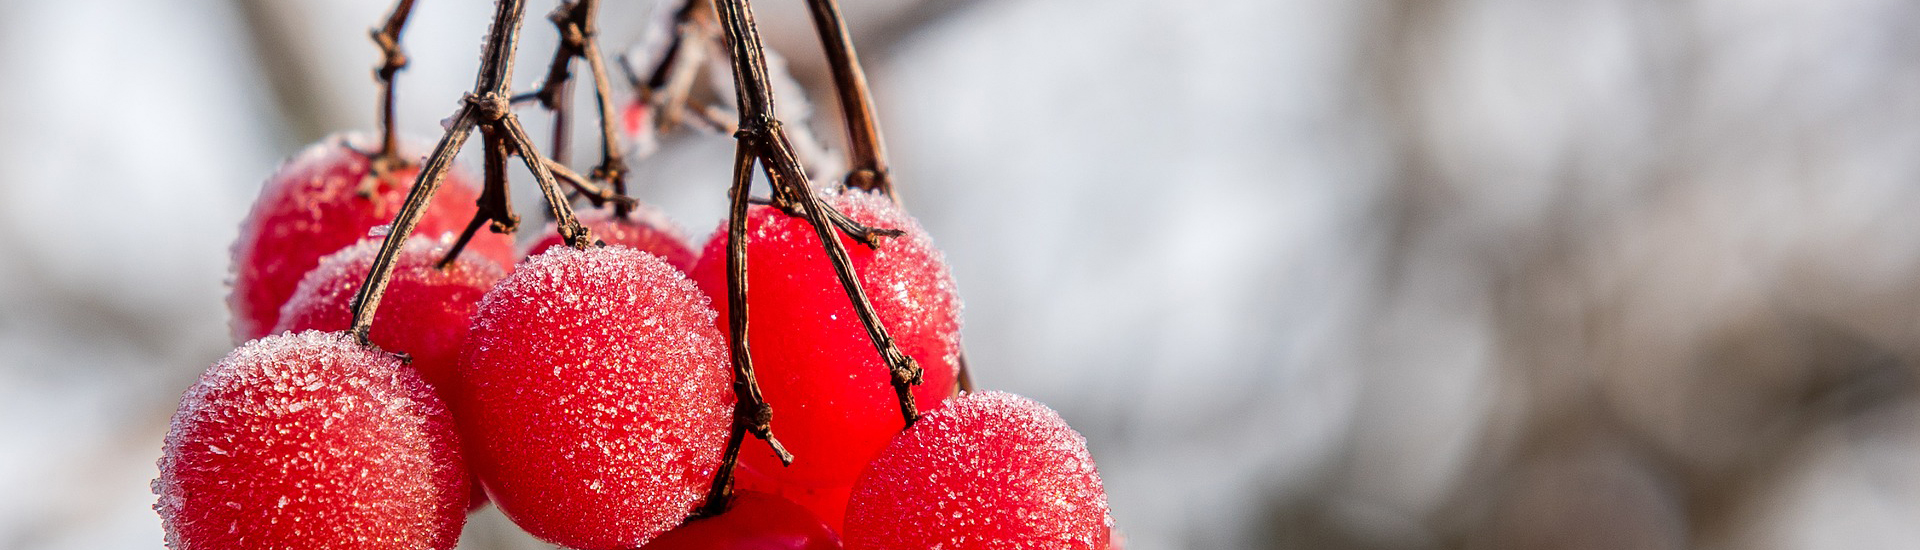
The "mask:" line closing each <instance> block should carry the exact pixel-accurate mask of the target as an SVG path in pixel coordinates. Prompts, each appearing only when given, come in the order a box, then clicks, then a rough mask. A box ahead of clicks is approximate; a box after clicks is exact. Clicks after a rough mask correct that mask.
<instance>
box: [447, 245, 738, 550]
mask: <svg viewBox="0 0 1920 550" xmlns="http://www.w3.org/2000/svg"><path fill="white" fill-rule="evenodd" d="M722 346H723V341H722V340H721V338H720V333H719V332H718V331H717V330H715V329H714V327H713V310H712V309H711V308H710V307H708V305H707V300H706V298H705V297H704V296H701V295H700V291H699V290H697V289H695V288H694V286H693V284H692V283H691V282H689V281H687V280H686V278H685V276H684V275H682V274H681V273H680V272H679V271H678V270H675V269H673V267H672V266H669V265H667V264H666V262H664V261H662V260H660V259H659V258H658V257H655V256H653V255H651V254H645V253H642V252H639V251H636V250H634V249H631V248H627V247H624V246H610V247H604V248H592V249H589V250H575V249H573V248H569V247H558V248H554V249H552V250H549V251H547V253H545V254H542V255H539V256H535V257H533V258H529V259H528V260H527V261H526V262H525V263H522V264H521V265H520V267H519V268H518V269H516V270H514V272H513V273H512V274H509V275H507V277H506V278H504V279H501V280H500V283H499V284H497V285H495V286H494V288H493V290H492V291H489V292H488V293H487V295H486V297H485V298H482V299H481V301H480V309H479V311H478V312H477V313H476V314H475V315H474V322H473V332H472V333H471V334H469V335H468V339H467V352H466V356H465V359H464V360H463V361H462V362H461V366H460V371H459V376H456V377H455V378H456V382H455V384H456V386H457V387H458V388H459V389H458V391H456V392H455V394H456V397H455V401H454V410H455V412H456V413H457V414H456V418H457V419H458V421H459V423H460V428H461V433H462V435H463V436H465V437H466V438H467V445H468V448H469V449H470V450H471V451H472V455H471V456H470V457H469V458H470V464H472V466H473V468H474V470H475V471H476V472H477V473H478V474H479V476H480V479H481V481H482V482H483V483H484V484H485V485H486V486H487V493H488V495H489V496H491V497H492V499H493V502H494V504H495V505H496V506H498V507H499V508H500V511H501V512H503V513H505V514H506V515H507V517H509V518H511V519H513V521H514V523H516V524H518V525H519V526H520V527H521V528H523V529H525V530H526V531H527V532H528V533H531V534H533V535H534V536H536V537H539V538H541V539H544V540H547V541H549V542H553V543H555V544H559V545H562V546H566V547H569V548H577V549H581V550H612V549H616V548H632V547H635V546H638V545H640V544H644V543H646V542H647V541H648V540H651V539H652V538H653V537H654V536H657V535H659V534H660V533H662V532H665V531H666V530H668V529H670V528H672V527H673V526H675V525H678V524H680V523H681V522H682V521H683V520H685V519H686V517H687V516H688V514H690V513H691V512H692V511H693V509H694V507H695V506H696V505H697V504H699V502H700V501H701V497H702V496H703V495H704V494H705V492H706V490H707V488H708V486H709V485H711V484H712V482H713V476H714V473H715V472H716V471H717V470H718V467H719V465H720V454H721V451H722V447H723V446H724V444H725V443H726V439H727V433H728V430H729V428H730V426H731V422H732V419H733V390H732V386H731V384H732V371H731V370H730V368H729V367H728V365H727V362H726V354H725V352H724V351H723V349H724V348H723V347H722Z"/></svg>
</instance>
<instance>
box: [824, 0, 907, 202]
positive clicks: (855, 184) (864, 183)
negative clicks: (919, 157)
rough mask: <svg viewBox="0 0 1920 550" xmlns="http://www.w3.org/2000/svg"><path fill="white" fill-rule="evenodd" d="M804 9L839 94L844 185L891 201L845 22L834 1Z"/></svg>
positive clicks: (876, 126)
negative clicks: (844, 139)
mask: <svg viewBox="0 0 1920 550" xmlns="http://www.w3.org/2000/svg"><path fill="white" fill-rule="evenodd" d="M807 7H808V9H809V11H810V12H812V14H813V28H814V29H815V30H816V31H818V33H819V34H820V48H821V49H822V50H825V52H826V54H827V65H828V67H830V68H831V69H832V71H833V88H834V90H835V91H837V92H838V93H839V96H840V113H841V114H842V116H843V117H844V119H845V121H846V128H847V156H848V159H847V162H848V165H847V178H846V184H847V186H848V187H852V188H855V189H865V190H869V191H879V192H881V193H884V194H886V196H887V197H888V198H895V197H894V194H893V177H892V175H891V173H890V172H889V171H888V168H887V149H886V145H885V143H884V142H883V141H881V138H880V123H879V121H878V120H876V119H875V117H874V114H873V93H872V92H871V91H870V90H869V88H868V86H867V74H866V71H863V70H861V68H860V56H859V55H857V54H856V53H854V51H853V39H851V38H849V37H848V36H847V21H846V19H845V18H844V17H842V16H841V15H840V5H839V3H838V2H837V1H835V0H807Z"/></svg>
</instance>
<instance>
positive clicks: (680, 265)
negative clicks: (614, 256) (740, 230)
mask: <svg viewBox="0 0 1920 550" xmlns="http://www.w3.org/2000/svg"><path fill="white" fill-rule="evenodd" d="M580 224H581V225H585V226H587V229H590V230H592V231H593V236H594V238H597V239H600V240H601V241H602V242H605V243H607V244H610V245H613V244H617V245H623V246H627V247H631V248H633V249H635V250H639V251H641V252H646V253H649V254H653V255H655V256H659V257H660V259H663V260H666V261H667V264H668V265H672V266H673V268H674V269H678V270H680V272H681V273H686V272H687V271H690V270H692V269H693V262H694V260H695V259H697V258H698V256H695V252H694V249H693V245H691V244H687V237H686V234H685V233H682V232H681V231H680V229H679V228H678V227H675V226H674V225H673V222H672V221H669V220H667V216H666V215H665V214H662V213H660V211H658V210H655V209H653V208H652V207H649V206H646V205H638V206H636V207H635V208H634V210H633V211H632V212H629V213H628V216H627V217H626V218H618V217H615V216H614V215H613V210H612V209H610V208H602V209H596V210H591V211H584V212H581V213H580ZM555 227H556V226H555V225H554V224H552V223H549V224H547V231H546V232H545V233H542V235H545V236H544V237H541V238H540V240H538V241H534V243H533V246H529V247H527V256H538V255H540V253H542V252H546V251H547V249H549V248H553V247H556V246H566V241H565V240H564V239H561V238H560V233H559V230H558V229H556V228H555Z"/></svg>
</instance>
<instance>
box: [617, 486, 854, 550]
mask: <svg viewBox="0 0 1920 550" xmlns="http://www.w3.org/2000/svg"><path fill="white" fill-rule="evenodd" d="M640 550H840V536H839V535H835V534H834V532H833V530H832V529H828V528H827V525H826V524H824V523H821V522H820V519H819V518H816V517H813V514H812V513H810V512H808V511H807V509H806V508H802V507H801V506H800V505H798V504H794V503H792V502H790V501H788V500H786V499H783V498H780V497H777V496H774V495H769V494H766V493H760V492H755V491H740V492H736V493H734V495H733V499H732V500H730V501H728V504H727V511H725V512H722V513H721V514H720V515H717V516H713V517H710V518H702V519H696V520H693V521H689V522H687V523H686V524H685V525H681V526H679V527H675V528H673V530H672V531H667V532H666V533H665V534H662V535H660V538H657V539H654V540H653V542H650V543H647V545H646V546H644V547H641V549H640Z"/></svg>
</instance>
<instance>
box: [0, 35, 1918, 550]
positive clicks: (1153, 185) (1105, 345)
mask: <svg viewBox="0 0 1920 550" xmlns="http://www.w3.org/2000/svg"><path fill="white" fill-rule="evenodd" d="M844 1H845V3H846V4H847V9H848V11H849V13H850V17H851V18H852V20H853V24H854V27H855V37H856V40H857V41H858V44H859V45H860V47H861V48H862V52H863V54H864V55H865V56H866V57H867V61H868V62H869V65H870V66H869V70H870V76H871V78H872V80H873V82H874V83H875V86H876V90H875V93H876V95H877V101H878V103H879V105H880V110H881V115H882V123H883V124H884V127H885V130H886V132H887V137H888V138H889V145H890V150H891V152H892V153H893V155H894V160H895V163H896V174H897V176H898V178H899V179H900V181H901V185H902V186H903V189H902V194H903V196H904V199H905V200H906V201H907V203H908V205H909V207H910V208H911V209H912V211H913V212H915V213H916V214H917V215H918V216H919V217H920V219H921V220H922V222H923V223H924V224H925V225H926V226H927V228H928V229H929V231H930V232H931V233H932V234H933V235H934V237H935V239H936V240H937V242H938V243H939V244H940V245H941V246H942V247H943V248H944V249H945V251H946V253H947V256H948V260H949V261H950V263H951V264H952V266H953V269H954V273H955V277H956V278H957V279H958V282H959V284H960V287H961V291H962V294H963V296H964V298H965V300H966V304H967V309H966V313H965V320H966V333H965V337H966V345H967V349H968V351H969V354H970V356H971V359H972V362H973V365H974V368H975V370H976V373H975V374H976V379H977V380H978V381H979V382H980V384H981V385H982V386H985V387H992V388H999V389H1005V390H1009V391H1014V392H1017V393H1022V394H1025V395H1028V396H1031V397H1034V398H1037V399H1039V400H1041V401H1044V402H1046V403H1048V404H1049V405H1051V406H1053V407H1054V408H1055V409H1058V410H1059V411H1060V412H1061V413H1062V414H1063V415H1064V416H1065V417H1066V418H1067V420H1068V421H1069V422H1071V423H1072V424H1073V425H1074V426H1075V427H1077V428H1078V429H1079V430H1080V431H1081V432H1082V433H1084V434H1085V435H1086V436H1087V438H1088V440H1089V442H1090V446H1091V447H1092V450H1093V452H1094V455H1095V458H1096V459H1097V460H1098V462H1099V465H1100V469H1101V473H1102V475H1103V477H1104V479H1105V481H1106V484H1107V489H1108V491H1109V494H1110V495H1111V500H1112V507H1113V514H1114V516H1115V517H1116V518H1117V520H1118V522H1119V525H1120V527H1121V528H1122V530H1123V531H1124V532H1125V533H1126V534H1127V536H1128V539H1129V548H1136V549H1157V548H1333V549H1343V548H1352V549H1429V548H1569V549H1572V548H1582V549H1603V548H1642V549H1666V548H1730V549H1731V548H1779V549H1818V548H1847V549H1878V548H1887V549H1893V548H1913V547H1920V521H1916V519H1920V372H1916V370H1915V369H1916V367H1920V179H1916V178H1920V4H1915V3H1913V2H1909V1H1901V0H1678V1H1669V0H1566V1H1559V2H1534V1H1525V0H1239V1H1222V2H1180V1H1174V0H1157V1H1155V0H1098V1H1096V0H971V1H969V0H872V1H861V0H844ZM487 4H488V3H487V2H477V1H466V2H453V1H443V0H424V1H422V2H421V3H420V7H419V9H418V10H417V11H416V13H415V14H414V22H413V24H412V26H411V27H410V28H409V29H408V31H407V34H406V36H405V45H406V48H407V49H408V51H409V53H410V54H411V55H412V58H413V65H412V66H411V67H410V68H409V69H408V70H407V71H405V72H403V73H402V75H401V84H400V86H401V88H400V103H399V108H400V113H401V116H402V127H403V129H404V130H405V131H407V132H409V133H413V134H416V135H418V134H427V133H431V132H433V131H434V130H435V129H436V128H437V126H436V125H435V123H436V121H438V120H439V119H440V118H441V117H444V116H446V115H447V114H449V113H451V112H452V110H453V108H454V107H455V99H456V98H458V97H459V94H460V93H461V92H462V91H464V90H465V89H467V88H469V87H470V86H471V84H472V74H473V70H474V65H475V63H476V62H477V56H476V52H477V48H478V41H479V38H480V36H481V35H482V34H483V33H484V31H485V27H486V24H487V21H486V19H487V17H488V12H489V7H488V5H487ZM758 4H759V5H758V6H757V7H758V8H759V10H760V13H761V16H762V23H763V24H764V25H765V26H766V31H767V33H768V35H769V38H770V40H772V41H773V43H774V44H775V45H776V47H778V48H779V49H781V50H782V51H783V52H785V53H786V54H787V57H789V58H791V59H792V61H793V63H794V67H795V70H796V72H797V73H798V74H799V75H800V76H801V77H802V79H803V80H806V81H808V82H810V83H815V84H818V83H821V82H823V80H822V79H821V78H820V71H821V67H820V64H819V61H818V54H817V51H818V50H817V48H816V46H815V45H814V44H813V42H812V35H811V32H810V31H809V30H808V29H807V28H806V27H805V26H804V25H805V18H804V17H805V16H804V8H803V4H802V3H801V2H800V1H799V0H760V1H759V2H758ZM387 7H388V3H387V2H385V1H384V0H298V1H295V0H170V1H166V2H152V1H140V0H70V1H61V2H35V1H27V0H10V1H5V2H0V83H3V84H0V548H6V549H19V550H54V549H119V548H156V547H159V546H161V544H162V541H161V532H160V524H159V520H158V518H157V517H156V516H155V515H154V513H153V512H152V510H151V509H150V505H151V504H152V502H153V497H152V495H151V494H150V493H149V491H148V485H147V483H148V480H150V479H152V478H153V477H154V476H155V475H156V471H155V467H154V459H155V458H157V455H158V453H159V449H160V439H161V436H162V434H163V433H164V431H165V427H166V422H167V417H168V416H169V415H170V414H171V413H172V411H173V408H174V406H175V404H176V403H177V400H178V398H179V395H180V392H181V391H183V390H184V389H185V388H186V387H187V385H189V384H190V383H191V382H192V380H193V379H194V377H195V376H196V375H197V373H198V372H199V371H201V370H202V369H204V368H205V367H206V366H207V365H208V364H210V363H211V362H212V361H213V360H215V359H217V358H218V357H219V356H221V355H222V354H224V353H225V352H226V351H227V350H228V349H230V347H231V342H229V341H228V340H227V331H226V312H225V307H224V303H223V296H224V293H225V288H224V286H223V278H224V277H225V275H226V270H227V254H226V249H227V246H228V243H229V242H230V241H231V240H232V239H233V237H234V235H235V233H236V228H237V225H238V223H239V221H240V219H241V217H242V216H243V215H244V214H245V210H246V208H247V205H248V204H249V202H250V201H251V198H252V196H253V194H254V192H255V190H256V188H257V186H258V185H259V183H260V182H261V181H262V178H263V177H264V176H265V175H266V174H267V173H268V172H269V171H271V170H272V169H273V167H274V166H275V165H276V164H277V163H278V161H279V159H281V158H282V157H284V156H286V155H288V154H290V153H291V152H292V151H294V150H296V149H297V148H298V147H300V146H301V145H303V144H305V143H307V142H310V141H313V140H315V139H318V138H319V137H320V136H322V135H324V134H326V133H328V132H331V131H334V130H339V129H356V128H361V129H363V128H370V127H371V126H372V124H373V122H374V120H373V114H374V106H373V100H374V91H375V90H374V87H373V84H372V80H371V78H370V71H371V68H372V67H373V65H374V64H375V62H376V60H377V53H376V51H375V49H374V48H373V46H372V45H371V44H370V42H369V41H368V40H367V39H366V29H367V28H368V27H370V26H372V25H373V24H375V23H376V22H377V21H378V20H379V19H380V17H382V16H383V14H384V11H385V10H386V9H387ZM549 9H551V3H549V2H543V1H540V0H535V1H534V2H533V3H532V5H531V7H530V9H529V11H530V13H532V14H534V15H535V17H534V18H531V21H530V22H529V24H528V27H527V29H528V30H527V34H526V40H525V41H524V42H523V47H522V55H521V59H522V67H521V70H520V71H519V73H518V76H517V77H516V82H518V83H520V87H522V88H529V87H531V86H532V85H533V82H534V80H535V79H537V78H538V76H539V74H540V72H541V69H542V68H543V67H544V65H545V62H546V59H547V57H548V55H549V52H550V51H551V48H552V46H553V32H552V27H551V26H550V25H548V24H547V23H546V22H545V21H544V20H543V19H541V18H539V17H538V16H540V15H543V14H544V13H546V11H547V10H549ZM651 9H652V3H651V2H649V1H646V0H635V1H632V2H614V3H610V5H609V6H608V8H607V11H606V14H605V17H606V19H605V22H604V23H603V27H604V28H605V35H604V39H605V40H607V42H608V43H609V44H610V45H618V44H625V43H630V42H632V41H633V40H635V39H636V38H637V35H638V32H639V29H640V28H641V25H640V22H641V21H642V20H643V18H644V17H646V14H647V13H649V10H651ZM610 47H615V48H617V46H610ZM811 93H812V94H813V95H814V97H815V98H825V97H829V96H828V95H827V94H829V93H830V92H829V91H827V90H825V89H821V88H815V89H813V90H812V91H811ZM582 97H583V98H584V97H585V96H582ZM583 106H584V104H583ZM822 108H827V109H830V107H826V106H824V104H823V105H822ZM528 120H529V124H531V125H534V126H535V127H540V126H541V125H543V124H545V118H544V117H542V116H540V115H538V114H529V115H528ZM834 120H835V117H833V116H831V112H830V111H829V112H828V113H827V116H823V117H816V118H815V120H813V121H812V125H813V126H814V127H815V129H816V130H818V131H820V132H821V133H822V135H824V136H827V137H829V138H831V137H832V136H833V135H834V134H833V132H835V131H836V130H835V128H834V124H835V122H834ZM581 129H582V131H583V132H584V131H585V125H581ZM584 136H585V134H582V139H581V140H576V144H582V143H586V142H585V141H584ZM730 148H731V145H730V142H729V141H728V140H726V139H725V138H724V137H721V136H692V137H688V138H684V139H679V140H675V141H672V142H669V143H668V144H667V148H666V149H665V150H664V151H663V152H662V153H661V154H660V155H659V156H657V157H655V158H653V159H650V160H649V161H648V163H647V164H645V165H643V166H642V167H640V173H639V175H638V181H639V182H640V183H639V185H638V188H637V189H636V191H635V193H636V194H637V195H639V196H641V197H642V198H644V199H646V200H648V201H650V202H653V203H656V204H658V205H660V206H662V207H663V208H665V209H666V210H668V211H669V212H670V214H671V215H672V216H673V218H674V219H675V220H676V221H678V222H679V223H680V224H681V225H682V226H684V227H687V228H688V229H690V230H691V231H693V232H694V233H695V234H704V233H706V232H707V231H709V230H710V229H711V228H712V227H714V226H715V224H717V223H718V219H719V216H720V214H721V212H722V210H723V206H724V205H723V200H724V191H723V190H722V189H723V188H724V186H725V182H726V176H727V173H728V170H729V167H728V161H729V152H730ZM590 153H591V150H590V149H589V148H587V147H585V146H582V147H581V148H580V149H579V150H577V151H576V156H575V158H576V159H581V158H584V157H586V156H588V155H589V154H590ZM469 160H471V159H469ZM521 189H526V188H525V187H522V188H521ZM532 196H534V194H533V193H530V192H524V191H523V192H520V193H519V197H521V198H531V197H532ZM533 211H534V210H531V209H525V208H523V212H528V213H531V212H533ZM463 547H467V548H544V547H546V546H544V545H541V544H539V543H537V542H533V541H531V540H529V539H527V538H526V537H525V536H524V535H519V534H517V533H515V531H514V529H513V528H512V527H511V526H510V525H509V524H507V523H505V521H504V520H503V519H501V518H500V517H499V516H498V515H497V514H493V513H491V512H489V513H487V514H483V515H482V516H478V517H476V519H475V520H474V522H473V523H472V524H471V525H470V527H469V530H468V534H467V536H466V537H465V540H464V541H463Z"/></svg>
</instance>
